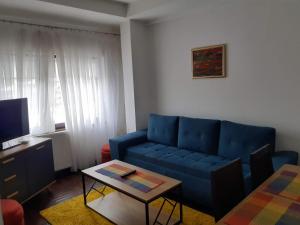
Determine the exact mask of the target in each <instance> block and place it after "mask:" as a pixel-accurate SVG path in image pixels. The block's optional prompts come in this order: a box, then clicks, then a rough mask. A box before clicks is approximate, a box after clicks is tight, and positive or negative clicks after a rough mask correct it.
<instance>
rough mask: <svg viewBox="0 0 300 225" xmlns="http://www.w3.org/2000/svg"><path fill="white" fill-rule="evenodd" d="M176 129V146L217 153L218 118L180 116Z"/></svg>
mask: <svg viewBox="0 0 300 225" xmlns="http://www.w3.org/2000/svg"><path fill="white" fill-rule="evenodd" d="M178 129H179V130H178V148H183V149H188V150H192V151H197V152H203V153H208V154H216V153H217V150H218V142H219V133H220V121H219V120H209V119H194V118H187V117H180V118H179V128H178Z"/></svg>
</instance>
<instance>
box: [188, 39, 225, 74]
mask: <svg viewBox="0 0 300 225" xmlns="http://www.w3.org/2000/svg"><path fill="white" fill-rule="evenodd" d="M192 63H193V78H205V77H225V45H224V44H223V45H214V46H208V47H203V48H194V49H192Z"/></svg>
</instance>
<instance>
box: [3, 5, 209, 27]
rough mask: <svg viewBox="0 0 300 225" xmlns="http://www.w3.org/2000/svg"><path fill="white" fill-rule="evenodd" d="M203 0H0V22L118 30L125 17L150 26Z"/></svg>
mask: <svg viewBox="0 0 300 225" xmlns="http://www.w3.org/2000/svg"><path fill="white" fill-rule="evenodd" d="M206 1H212V0H14V1H12V0H0V19H1V18H3V17H4V18H7V17H9V18H11V17H12V18H14V19H15V18H21V19H24V20H25V19H26V20H32V21H34V22H36V21H38V23H45V24H49V25H58V23H62V24H65V25H81V26H91V27H101V26H102V27H103V25H104V26H114V27H117V28H119V24H120V23H122V22H123V21H126V20H127V19H128V18H129V19H138V20H143V21H146V22H147V23H151V22H155V21H159V20H161V19H162V18H167V17H170V15H176V16H177V15H178V14H180V13H183V12H184V11H187V10H190V9H192V8H197V7H198V6H199V5H200V4H202V6H203V3H204V2H206Z"/></svg>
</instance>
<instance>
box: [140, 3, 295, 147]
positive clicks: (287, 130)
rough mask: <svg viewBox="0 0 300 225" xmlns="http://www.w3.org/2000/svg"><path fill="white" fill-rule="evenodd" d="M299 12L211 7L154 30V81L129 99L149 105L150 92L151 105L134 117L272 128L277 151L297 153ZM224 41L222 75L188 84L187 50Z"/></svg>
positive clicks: (287, 7)
mask: <svg viewBox="0 0 300 225" xmlns="http://www.w3.org/2000/svg"><path fill="white" fill-rule="evenodd" d="M299 11H300V1H297V0H251V1H249V0H248V1H246V0H227V1H211V2H210V3H206V4H203V7H202V8H197V9H194V10H191V11H190V12H189V13H186V14H185V15H184V16H182V17H178V18H176V19H173V20H170V21H165V22H161V23H159V24H153V25H152V26H151V27H150V28H148V29H149V36H151V38H152V44H151V46H150V47H149V48H150V49H152V53H151V55H152V59H153V64H152V65H151V66H150V69H151V71H150V72H149V74H151V79H152V83H151V82H145V81H141V80H139V81H138V80H137V79H135V89H136V93H135V96H139V98H141V99H144V100H145V101H147V100H148V99H149V91H145V90H151V93H152V94H153V96H154V97H153V98H154V100H153V101H154V102H155V104H151V106H152V107H151V108H149V109H145V110H144V109H141V108H140V109H139V110H138V109H137V111H136V114H137V117H138V115H145V114H147V113H149V112H151V111H152V112H157V113H163V114H173V115H186V116H193V117H203V118H217V119H226V120H232V121H236V122H244V123H250V124H257V125H266V126H272V127H275V128H276V129H277V135H278V137H277V148H279V149H295V150H298V151H299V152H300V116H299V115H300V98H299V97H300V73H299V65H300V54H299V52H300V26H299V21H300V13H299ZM222 43H226V44H227V49H228V53H227V62H228V63H227V75H228V77H227V78H220V79H198V80H193V79H192V73H191V49H192V48H194V47H201V46H207V45H213V44H222ZM144 44H145V45H150V43H144ZM145 60H147V59H145ZM136 81H137V82H136ZM149 85H151V86H150V87H149ZM137 90H138V92H137ZM151 93H150V94H151ZM140 123H142V124H145V123H146V118H144V121H142V122H140Z"/></svg>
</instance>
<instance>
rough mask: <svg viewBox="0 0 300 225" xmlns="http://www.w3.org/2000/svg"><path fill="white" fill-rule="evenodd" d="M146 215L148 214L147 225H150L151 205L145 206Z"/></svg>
mask: <svg viewBox="0 0 300 225" xmlns="http://www.w3.org/2000/svg"><path fill="white" fill-rule="evenodd" d="M145 213H146V225H150V221H149V205H148V203H146V204H145Z"/></svg>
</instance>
